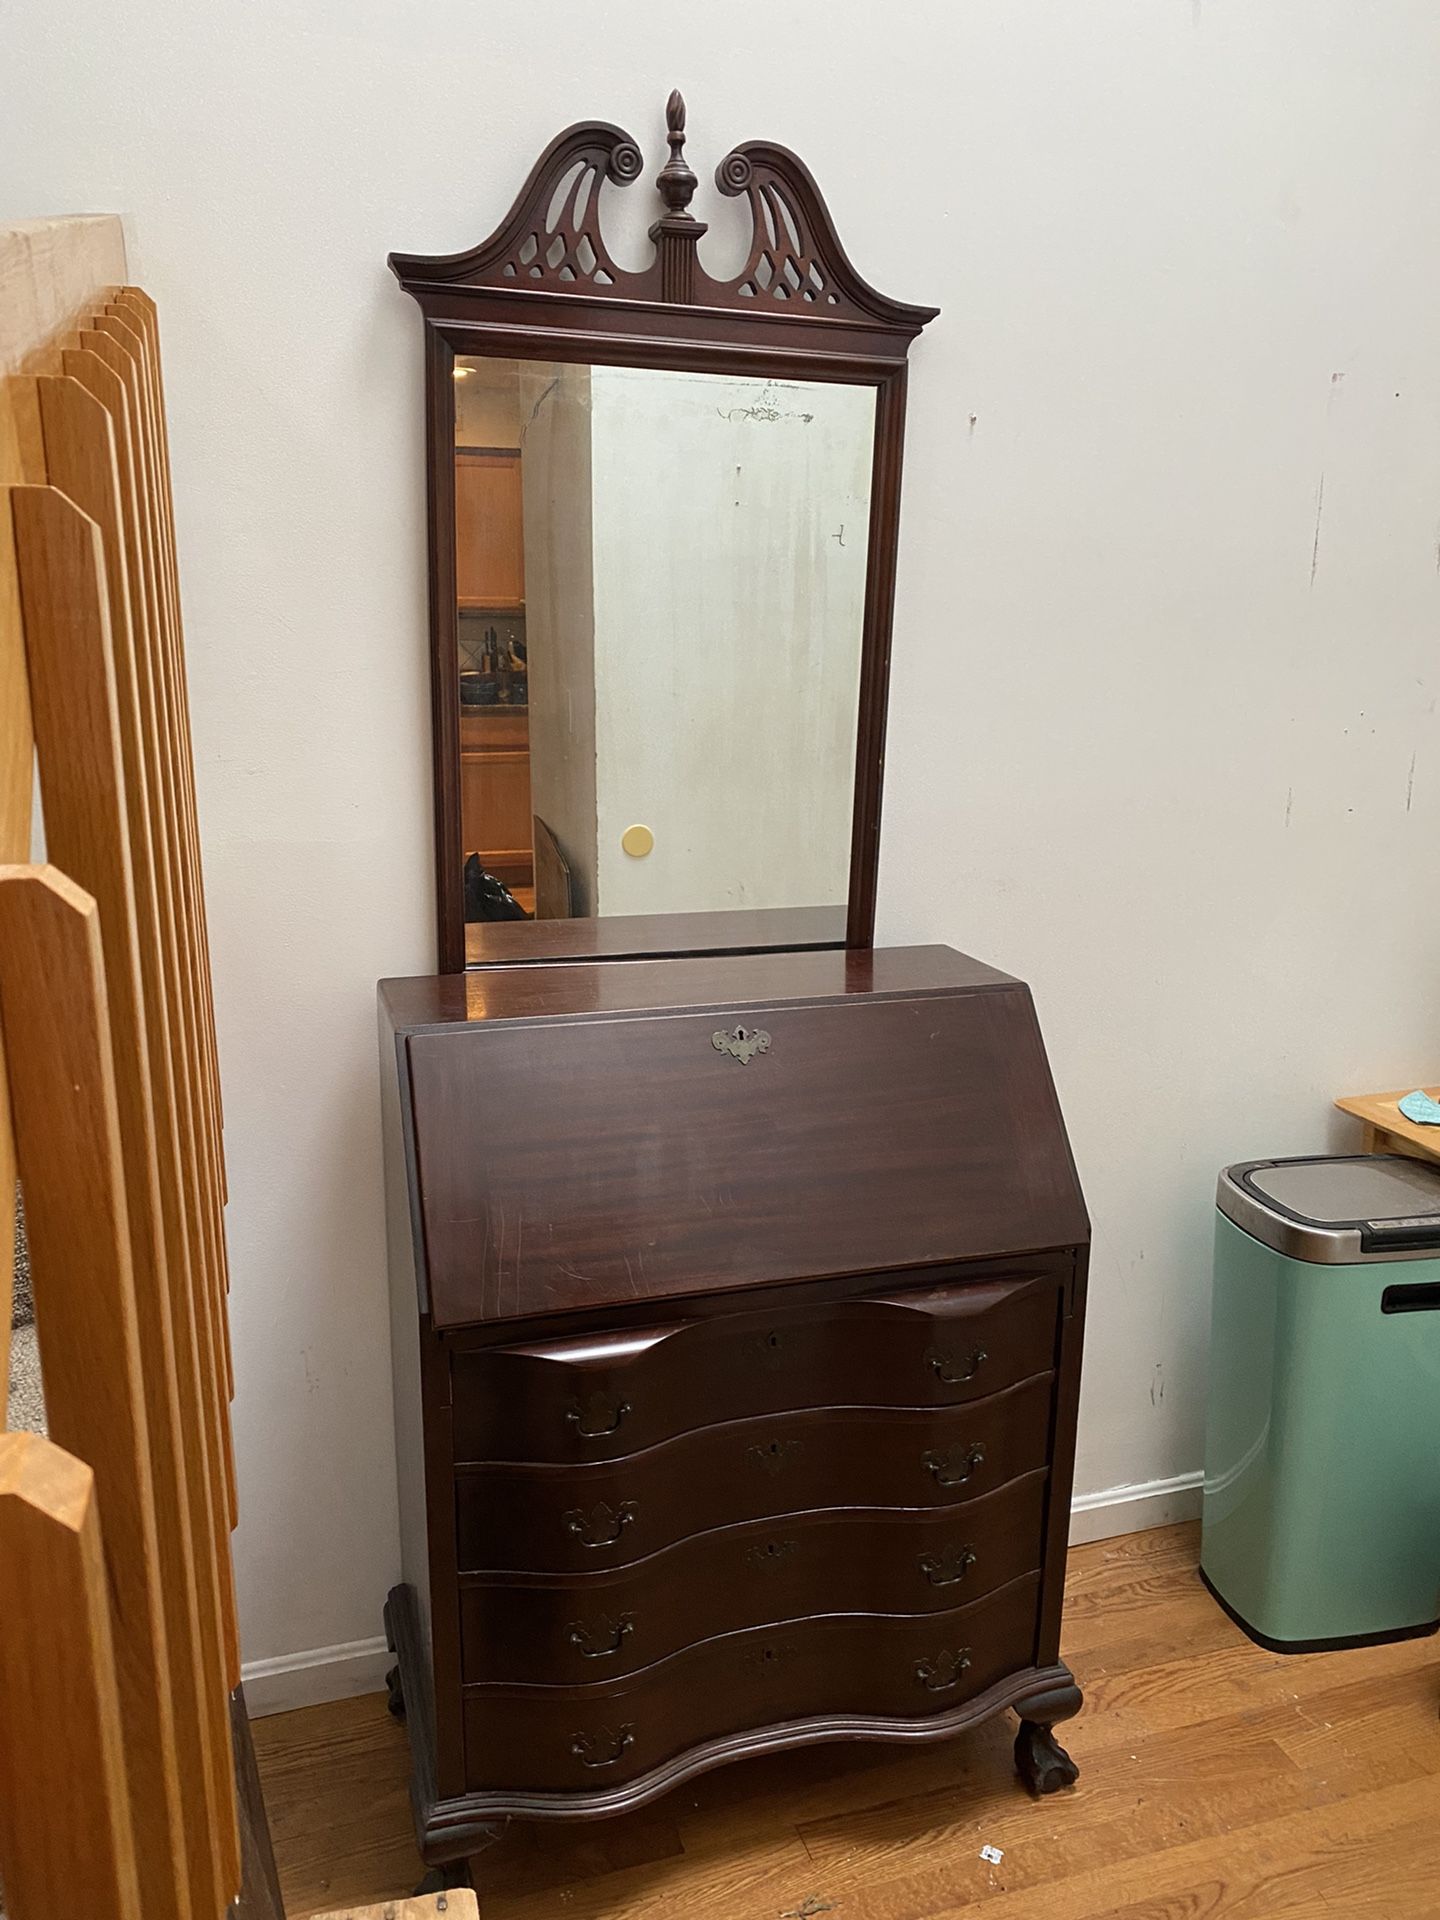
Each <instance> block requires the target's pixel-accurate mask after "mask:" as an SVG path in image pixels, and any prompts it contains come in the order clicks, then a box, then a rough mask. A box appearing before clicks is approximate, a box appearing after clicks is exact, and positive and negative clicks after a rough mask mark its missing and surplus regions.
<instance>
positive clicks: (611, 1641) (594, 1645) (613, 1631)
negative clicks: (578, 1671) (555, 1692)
mask: <svg viewBox="0 0 1440 1920" xmlns="http://www.w3.org/2000/svg"><path fill="white" fill-rule="evenodd" d="M634 1631H635V1616H634V1614H633V1613H622V1614H621V1616H620V1618H619V1619H618V1620H612V1619H611V1618H610V1616H609V1614H608V1613H606V1614H602V1615H601V1616H600V1618H599V1619H598V1620H597V1621H596V1622H595V1625H594V1627H593V1628H592V1627H589V1626H587V1625H586V1624H585V1622H584V1621H583V1620H577V1621H576V1622H575V1623H574V1625H573V1626H572V1627H571V1628H570V1631H569V1633H568V1634H567V1635H566V1636H565V1637H566V1638H567V1639H568V1640H569V1642H570V1644H571V1646H572V1647H577V1648H578V1649H579V1651H580V1655H581V1658H582V1659H585V1660H604V1659H605V1658H606V1657H607V1655H609V1654H612V1653H618V1652H619V1651H620V1647H621V1643H622V1642H623V1641H624V1639H625V1636H626V1635H627V1634H630V1633H633V1632H634Z"/></svg>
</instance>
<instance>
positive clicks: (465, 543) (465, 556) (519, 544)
mask: <svg viewBox="0 0 1440 1920" xmlns="http://www.w3.org/2000/svg"><path fill="white" fill-rule="evenodd" d="M455 591H456V599H457V601H458V603H459V605H460V607H461V608H462V609H465V608H476V609H479V610H481V611H484V612H493V613H522V612H523V611H524V609H525V545H524V533H523V522H522V512H521V501H520V453H519V449H518V448H514V447H464V446H457V447H456V449H455Z"/></svg>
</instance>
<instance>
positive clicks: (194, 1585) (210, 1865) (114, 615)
mask: <svg viewBox="0 0 1440 1920" xmlns="http://www.w3.org/2000/svg"><path fill="white" fill-rule="evenodd" d="M102 371H103V369H102ZM47 387H48V389H49V394H48V399H47V402H46V406H45V410H44V418H45V434H46V443H47V453H48V457H49V465H50V470H51V472H52V474H53V475H55V476H56V477H57V478H60V477H61V476H63V481H64V486H65V490H66V491H65V493H63V494H62V493H59V492H56V491H54V490H53V489H48V488H17V489H16V490H15V492H14V494H13V496H12V498H13V510H14V515H15V524H16V551H17V555H18V557H19V561H20V569H21V586H22V597H23V605H24V613H25V627H26V645H27V655H28V662H29V674H30V686H31V696H32V702H33V707H34V714H35V733H36V742H37V748H38V760H39V767H40V784H41V794H42V800H43V804H44V811H45V829H46V839H47V848H48V851H49V854H50V857H51V858H52V860H53V861H54V862H55V864H56V865H58V866H59V867H61V868H62V869H63V871H64V872H65V873H66V874H68V875H69V877H70V878H71V879H73V880H74V881H76V883H77V884H78V885H80V886H82V887H84V888H85V889H86V890H87V891H88V892H90V893H91V894H92V895H93V896H94V898H95V900H96V903H97V905H98V907H99V910H100V922H101V926H102V929H103V930H104V939H103V946H104V955H105V974H106V988H107V994H108V999H109V1006H110V1028H111V1036H112V1041H113V1057H114V1064H115V1081H116V1098H117V1102H118V1109H119V1119H120V1138H121V1146H122V1152H123V1155H124V1171H125V1187H126V1196H127V1203H128V1214H129V1223H130V1253H131V1266H132V1271H133V1275H134V1285H135V1300H136V1311H137V1318H138V1323H139V1333H140V1364H141V1372H142V1377H143V1380H144V1385H145V1403H146V1408H147V1413H148V1431H149V1438H150V1466H151V1475H152V1479H153V1484H154V1487H155V1497H156V1517H157V1529H158V1538H159V1547H160V1575H161V1592H162V1595H163V1599H164V1607H165V1624H166V1637H167V1643H168V1646H169V1650H170V1667H171V1677H172V1682H173V1697H174V1705H175V1729H176V1753H177V1760H178V1765H179V1773H180V1790H181V1799H182V1805H183V1811H184V1822H183V1833H184V1842H185V1850H186V1856H187V1874H188V1882H189V1887H190V1894H191V1900H192V1904H193V1907H194V1910H195V1912H196V1913H207V1912H218V1911H219V1909H220V1908H221V1907H223V1906H224V1904H225V1902H226V1900H227V1899H228V1898H229V1896H230V1893H232V1892H233V1890H234V1889H233V1887H228V1886H226V1885H225V1884H224V1883H223V1882H222V1880H221V1878H220V1876H219V1871H218V1869H219V1865H220V1856H218V1855H217V1852H216V1849H215V1847H214V1845H213V1843H212V1841H211V1837H210V1836H211V1834H212V1833H213V1832H219V1831H221V1830H222V1828H223V1825H224V1822H225V1820H226V1818H227V1813H228V1810H229V1809H230V1807H231V1806H232V1805H233V1796H232V1797H228V1798H227V1794H228V1792H229V1785H228V1783H229V1775H228V1773H227V1770H226V1768H225V1766H224V1763H223V1758H222V1756H223V1754H224V1752H225V1751H226V1749H227V1748H228V1745H229V1732H228V1727H227V1723H226V1714H225V1699H224V1694H225V1686H224V1671H223V1667H222V1666H221V1665H220V1664H219V1662H218V1660H214V1661H212V1664H210V1665H207V1662H206V1647H207V1645H208V1646H209V1647H210V1648H211V1649H212V1653H213V1651H214V1650H216V1649H218V1646H219V1639H218V1627H217V1626H215V1625H214V1624H213V1623H212V1631H211V1633H210V1634H209V1635H208V1636H206V1635H202V1632H201V1626H200V1606H201V1586H202V1580H204V1570H202V1569H201V1568H199V1567H198V1566H197V1562H196V1559H195V1555H194V1551H193V1543H194V1538H195V1534H194V1527H193V1522H192V1499H193V1497H194V1494H195V1492H197V1491H202V1492H203V1487H202V1488H200V1489H193V1488H192V1486H191V1484H190V1482H191V1481H192V1480H193V1479H195V1478H197V1477H198V1476H197V1470H196V1466H195V1464H194V1463H193V1462H192V1461H191V1459H190V1457H189V1456H190V1451H191V1450H190V1448H189V1446H188V1445H187V1442H186V1428H185V1425H184V1424H183V1421H182V1414H181V1395H180V1386H179V1368H180V1366H181V1365H183V1366H184V1367H186V1368H187V1369H189V1370H191V1372H192V1373H193V1370H194V1366H195V1361H194V1356H193V1353H192V1352H190V1351H189V1349H188V1345H187V1343H188V1342H189V1340H190V1318H189V1315H188V1313H185V1312H183V1307H184V1302H183V1300H182V1301H181V1302H180V1305H181V1308H182V1319H183V1327H182V1330H181V1335H180V1340H179V1341H178V1342H177V1339H176V1331H175V1326H174V1319H175V1302H174V1301H173V1300H172V1280H171V1275H170V1273H169V1270H168V1266H167V1261H166V1252H165V1246H164V1238H163V1230H162V1203H161V1196H160V1180H159V1170H158V1169H159V1163H158V1158H157V1140H156V1115H155V1102H154V1091H153V1079H152V1073H151V1041H150V1033H149V1025H148V1022H147V1019H146V1013H145V997H144V984H145V983H144V969H143V966H142V961H141V941H140V916H139V914H138V913H137V902H143V908H144V919H145V925H146V931H147V934H149V935H150V937H151V938H152V940H153V931H152V929H153V925H154V912H153V900H152V898H151V891H150V889H151V881H152V877H151V874H150V869H149V856H150V850H149V846H148V840H147V839H145V838H144V837H143V835H144V832H145V830H147V829H148V823H147V821H146V819H145V814H144V809H143V806H142V805H141V804H138V803H137V804H136V805H134V806H133V807H128V808H127V778H126V773H125V759H126V756H125V753H124V750H123V748H122V744H121V722H120V710H119V699H118V692H117V682H116V673H115V661H114V653H115V648H114V646H113V644H112V639H111V636H112V634H121V635H124V636H126V638H125V640H124V642H123V646H122V651H126V652H127V653H128V649H129V647H130V644H131V643H130V640H129V637H128V636H129V633H130V606H129V590H128V575H127V570H126V564H125V554H124V546H123V539H122V535H121V528H120V511H121V510H120V494H119V486H118V483H117V468H116V459H115V445H114V438H113V434H112V432H111V424H110V417H109V415H108V414H107V413H106V411H105V409H104V408H103V407H102V406H101V405H100V403H99V402H98V401H97V400H96V399H94V398H93V397H92V395H91V394H89V393H88V392H86V391H85V390H84V388H83V387H81V386H80V385H79V384H78V383H77V382H75V381H73V380H58V381H53V382H48V383H47ZM72 503H73V504H72ZM82 510H83V511H82ZM87 514H88V515H89V516H90V517H91V518H92V519H93V520H94V522H95V524H96V527H97V528H98V531H99V535H100V543H101V549H102V553H103V557H104V577H105V582H106V586H107V590H108V621H107V620H106V619H103V618H101V617H99V610H98V609H92V608H90V607H88V606H87V605H85V604H84V602H83V589H82V587H81V585H80V583H81V581H82V580H83V577H84V569H85V564H86V561H87V559H88V558H89V556H90V546H91V533H90V527H89V522H88V521H87V519H86V517H85V516H86V515H87ZM77 600H78V601H79V604H77ZM126 691H127V711H126V718H127V722H128V728H129V732H130V734H131V736H132V743H131V744H132V754H131V756H130V757H131V759H132V761H134V760H137V759H138V755H136V754H135V753H134V751H133V748H134V746H135V744H136V743H135V742H134V739H133V735H134V731H135V714H134V702H133V698H132V697H131V695H132V689H131V688H130V686H129V682H128V678H127V688H126ZM135 772H136V778H137V779H138V780H139V781H140V782H142V783H143V779H144V768H143V765H137V766H136V769H135ZM136 826H138V827H139V828H140V829H141V830H142V841H141V846H140V864H141V865H143V867H144V869H145V886H144V889H143V891H142V890H140V889H137V885H136V877H135V871H134V863H132V858H131V843H130V835H131V831H132V828H134V827H136ZM196 1397H197V1396H196V1392H195V1391H194V1390H192V1392H191V1393H190V1395H189V1396H187V1399H188V1402H189V1403H191V1404H193V1403H194V1402H195V1400H196ZM200 1537H201V1538H202V1539H204V1538H206V1536H205V1535H203V1534H202V1535H201V1536H200ZM212 1589H213V1582H210V1581H208V1580H205V1581H204V1594H205V1603H206V1604H207V1605H208V1606H209V1607H210V1608H211V1609H212V1612H213V1611H214V1605H215V1602H214V1594H213V1590H212Z"/></svg>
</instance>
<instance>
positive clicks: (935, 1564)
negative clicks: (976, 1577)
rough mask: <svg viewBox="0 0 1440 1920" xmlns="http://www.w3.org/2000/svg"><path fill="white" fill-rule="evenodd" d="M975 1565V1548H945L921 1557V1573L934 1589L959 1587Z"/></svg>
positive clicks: (923, 1554)
mask: <svg viewBox="0 0 1440 1920" xmlns="http://www.w3.org/2000/svg"><path fill="white" fill-rule="evenodd" d="M974 1564H975V1549H974V1548H973V1547H945V1548H942V1549H941V1551H940V1552H939V1553H922V1554H921V1556H920V1571H921V1572H922V1573H923V1574H924V1576H925V1578H926V1579H927V1580H928V1581H929V1582H930V1584H931V1586H932V1587H958V1586H959V1584H960V1582H961V1581H962V1580H963V1579H964V1578H965V1576H966V1574H967V1573H969V1571H970V1569H971V1568H972V1567H973V1566H974Z"/></svg>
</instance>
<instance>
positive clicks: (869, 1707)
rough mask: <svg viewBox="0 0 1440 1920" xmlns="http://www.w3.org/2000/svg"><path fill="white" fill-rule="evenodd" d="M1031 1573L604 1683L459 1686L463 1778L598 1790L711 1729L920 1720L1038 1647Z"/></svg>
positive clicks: (704, 1737)
mask: <svg viewBox="0 0 1440 1920" xmlns="http://www.w3.org/2000/svg"><path fill="white" fill-rule="evenodd" d="M1038 1589H1039V1580H1038V1576H1035V1575H1030V1576H1028V1577H1027V1578H1025V1579H1024V1580H1019V1581H1015V1582H1013V1583H1012V1584H1011V1585H1010V1586H1008V1587H1002V1588H1001V1589H999V1591H998V1592H996V1593H994V1594H992V1595H990V1596H989V1597H988V1598H986V1599H984V1600H980V1601H976V1602H974V1603H973V1604H972V1605H970V1606H967V1607H960V1608H957V1609H955V1610H953V1611H951V1612H947V1613H938V1614H922V1615H919V1616H910V1615H873V1616H859V1617H857V1616H855V1615H853V1614H834V1615H829V1616H826V1617H825V1618H822V1619H814V1620H796V1621H791V1622H788V1623H786V1624H785V1625H782V1626H779V1627H757V1628H754V1629H752V1630H751V1631H749V1632H745V1633H730V1634H725V1635H723V1636H722V1637H721V1638H719V1639H715V1640H704V1641H701V1642H700V1643H699V1644H698V1645H695V1646H691V1647H687V1648H686V1649H685V1651H684V1652H682V1653H677V1654H675V1655H674V1656H673V1657H672V1658H671V1659H668V1660H662V1661H660V1662H659V1663H658V1664H657V1665H655V1666H652V1667H647V1668H646V1669H645V1670H644V1671H643V1672H642V1673H637V1674H632V1675H630V1676H629V1677H628V1678H625V1679H621V1680H615V1681H609V1682H605V1683H603V1684H600V1685H592V1686H582V1687H569V1686H550V1687H545V1686H538V1687H527V1686H478V1687H467V1688H466V1689H465V1696H464V1723H465V1771H466V1784H467V1786H468V1787H469V1789H470V1790H471V1791H472V1792H483V1791H485V1790H487V1789H499V1790H508V1791H512V1792H523V1791H527V1790H529V1791H559V1792H564V1791H567V1790H571V1791H574V1790H579V1791H589V1792H595V1791H597V1790H600V1789H603V1788H605V1787H607V1786H611V1785H614V1784H616V1783H617V1782H621V1781H625V1780H631V1779H634V1778H635V1777H636V1776H637V1775H638V1774H642V1773H647V1772H649V1770H650V1769H651V1768H652V1767H656V1766H659V1765H662V1764H663V1763H664V1762H665V1761H667V1760H669V1759H672V1758H673V1757H674V1756H675V1755H676V1754H679V1753H682V1752H686V1751H688V1750H690V1749H692V1748H695V1747H698V1746H703V1745H704V1744H705V1743H706V1742H707V1741H711V1740H717V1739H721V1738H723V1737H724V1736H725V1735H727V1734H736V1733H741V1732H745V1731H749V1730H753V1729H756V1728H760V1727H767V1726H774V1725H776V1724H777V1723H779V1722H781V1721H788V1720H796V1719H821V1720H823V1719H826V1718H845V1717H848V1716H852V1715H854V1716H858V1715H868V1716H872V1717H874V1716H884V1717H887V1718H898V1719H917V1720H918V1719H924V1718H926V1717H927V1716H929V1715H933V1714H938V1713H943V1712H945V1711H946V1710H947V1709H952V1708H954V1707H956V1706H958V1705H960V1704H961V1703H962V1702H963V1701H965V1700H966V1699H969V1698H970V1697H971V1696H973V1695H974V1694H977V1693H981V1692H983V1691H984V1690H985V1688H987V1687H989V1686H993V1685H994V1684H995V1683H996V1682H997V1681H999V1680H1002V1679H1004V1677H1005V1676H1006V1675H1007V1674H1009V1673H1014V1672H1017V1671H1018V1670H1019V1669H1021V1668H1022V1667H1026V1666H1029V1665H1030V1664H1031V1663H1032V1662H1033V1659H1034V1650H1035V1626H1036V1602H1037V1594H1038Z"/></svg>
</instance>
